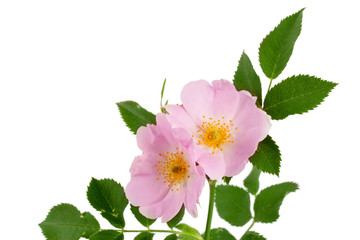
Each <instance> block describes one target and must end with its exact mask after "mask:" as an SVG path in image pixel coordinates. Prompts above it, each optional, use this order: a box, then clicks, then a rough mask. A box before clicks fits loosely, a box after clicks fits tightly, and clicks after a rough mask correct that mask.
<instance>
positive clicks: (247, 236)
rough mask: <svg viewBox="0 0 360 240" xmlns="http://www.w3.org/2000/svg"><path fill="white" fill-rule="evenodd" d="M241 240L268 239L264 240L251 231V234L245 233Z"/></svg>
mask: <svg viewBox="0 0 360 240" xmlns="http://www.w3.org/2000/svg"><path fill="white" fill-rule="evenodd" d="M240 240H266V238H264V237H263V236H261V235H260V234H259V233H257V232H253V231H250V232H247V233H245V234H244V235H243V236H242V237H241V238H240Z"/></svg>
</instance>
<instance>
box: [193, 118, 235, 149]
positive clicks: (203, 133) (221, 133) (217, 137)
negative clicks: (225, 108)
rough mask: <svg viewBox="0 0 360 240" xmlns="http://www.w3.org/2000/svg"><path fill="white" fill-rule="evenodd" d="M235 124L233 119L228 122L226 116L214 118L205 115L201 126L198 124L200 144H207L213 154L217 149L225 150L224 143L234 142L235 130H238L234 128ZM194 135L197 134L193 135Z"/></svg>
mask: <svg viewBox="0 0 360 240" xmlns="http://www.w3.org/2000/svg"><path fill="white" fill-rule="evenodd" d="M233 126H234V124H233V123H232V120H229V121H228V122H226V121H225V117H222V119H221V120H219V119H218V120H215V119H213V118H208V119H206V118H205V116H203V122H202V124H201V126H197V127H198V130H197V132H196V133H197V134H198V135H197V138H198V141H197V142H198V144H199V145H206V146H208V147H209V148H212V154H215V151H216V150H217V149H219V150H220V151H223V149H222V145H223V144H225V143H233V142H234V141H233V140H231V139H232V135H233V133H234V130H237V128H233ZM192 137H195V136H194V135H193V136H192Z"/></svg>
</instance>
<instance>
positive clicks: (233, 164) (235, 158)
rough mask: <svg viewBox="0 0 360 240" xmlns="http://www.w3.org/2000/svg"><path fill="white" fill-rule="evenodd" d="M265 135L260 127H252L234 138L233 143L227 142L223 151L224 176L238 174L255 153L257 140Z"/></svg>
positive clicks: (260, 139)
mask: <svg viewBox="0 0 360 240" xmlns="http://www.w3.org/2000/svg"><path fill="white" fill-rule="evenodd" d="M265 137H266V135H264V130H263V129H262V128H252V129H249V130H248V131H246V132H245V133H244V134H242V135H241V136H240V137H238V139H235V140H234V144H233V145H231V144H229V145H228V146H227V148H226V149H224V151H223V152H224V161H225V165H226V170H225V176H227V177H231V176H235V175H237V174H239V173H240V172H241V171H242V170H243V169H244V167H245V165H246V163H247V162H248V161H249V158H250V157H251V156H252V155H253V154H254V153H255V151H256V149H257V147H258V144H259V142H261V141H262V140H263V139H264V138H265Z"/></svg>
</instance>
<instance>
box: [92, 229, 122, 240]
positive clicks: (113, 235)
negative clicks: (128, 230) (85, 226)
mask: <svg viewBox="0 0 360 240" xmlns="http://www.w3.org/2000/svg"><path fill="white" fill-rule="evenodd" d="M90 240H124V235H123V234H122V233H121V232H118V231H115V230H102V231H99V232H97V233H95V234H93V235H91V237H90Z"/></svg>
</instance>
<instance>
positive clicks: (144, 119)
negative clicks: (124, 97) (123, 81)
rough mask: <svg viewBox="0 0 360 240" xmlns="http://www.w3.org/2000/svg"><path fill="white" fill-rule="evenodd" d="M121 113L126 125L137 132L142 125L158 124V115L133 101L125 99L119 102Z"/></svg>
mask: <svg viewBox="0 0 360 240" xmlns="http://www.w3.org/2000/svg"><path fill="white" fill-rule="evenodd" d="M117 106H118V107H119V110H120V114H121V117H122V119H123V120H124V122H125V124H126V126H127V127H128V128H129V129H130V131H132V132H133V133H134V134H136V132H137V130H138V129H139V128H140V127H141V126H146V124H156V116H155V115H154V114H152V113H151V112H148V111H147V110H145V109H144V108H142V107H141V106H140V105H139V104H137V103H136V102H133V101H124V102H119V103H117Z"/></svg>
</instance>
